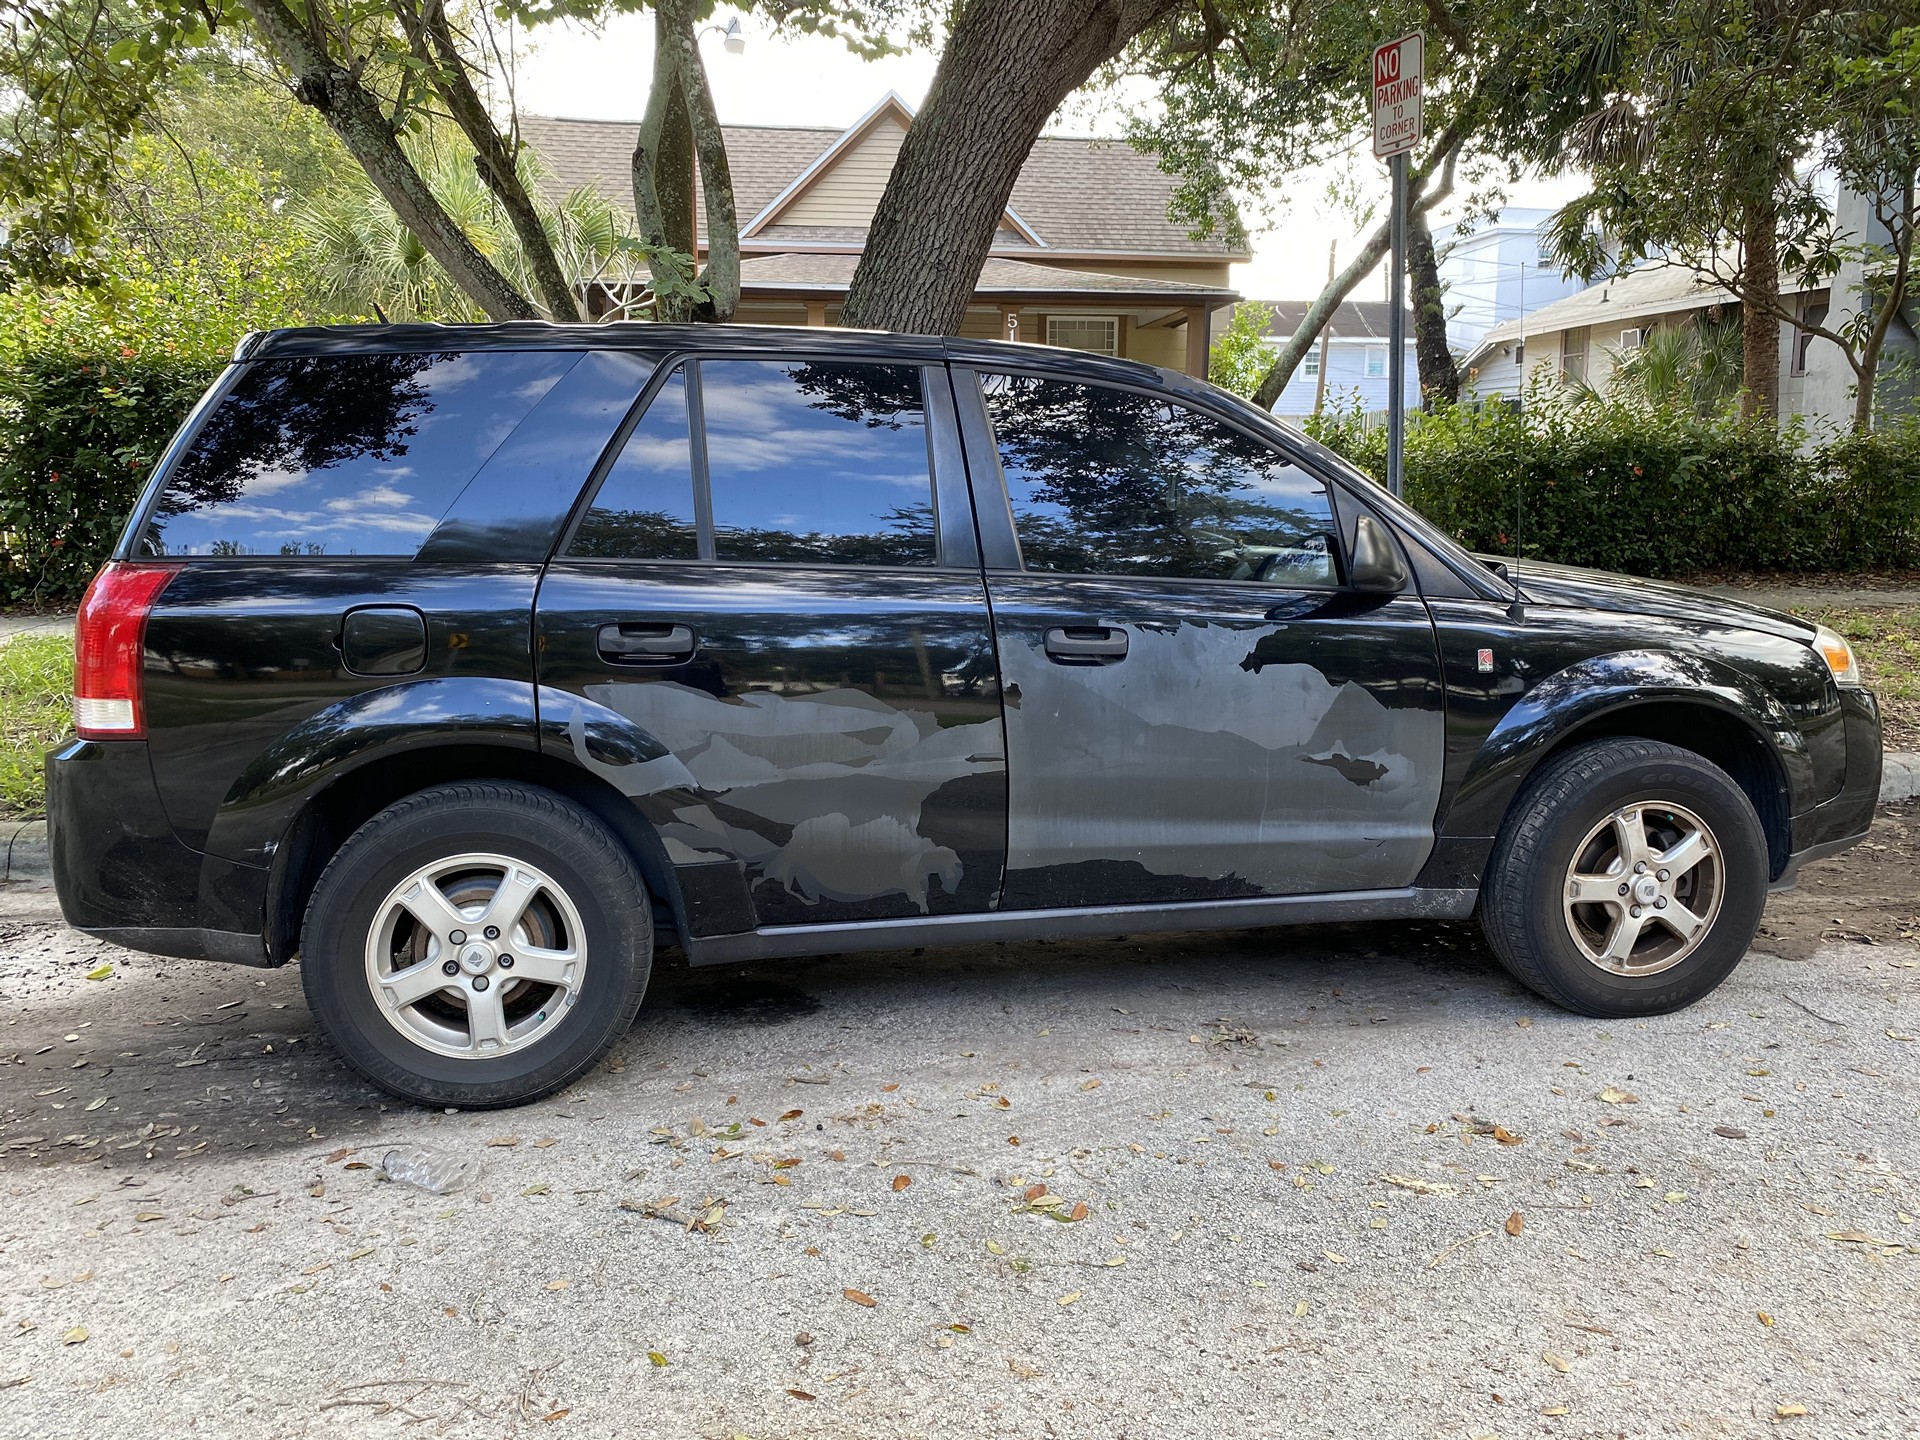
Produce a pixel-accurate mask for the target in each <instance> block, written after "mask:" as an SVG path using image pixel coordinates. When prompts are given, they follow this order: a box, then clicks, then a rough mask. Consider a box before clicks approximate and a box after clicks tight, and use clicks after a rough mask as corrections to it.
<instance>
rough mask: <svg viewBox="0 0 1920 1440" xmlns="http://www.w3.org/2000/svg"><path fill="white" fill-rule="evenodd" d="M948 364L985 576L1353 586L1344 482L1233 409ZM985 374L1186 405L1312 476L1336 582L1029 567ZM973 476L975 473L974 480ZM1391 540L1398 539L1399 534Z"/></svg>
mask: <svg viewBox="0 0 1920 1440" xmlns="http://www.w3.org/2000/svg"><path fill="white" fill-rule="evenodd" d="M949 369H950V371H951V373H952V376H953V388H954V395H955V396H956V398H958V399H959V400H960V433H961V438H962V440H963V441H964V443H965V445H966V448H967V456H968V461H969V464H968V470H967V474H968V482H969V485H970V487H971V488H972V491H973V502H974V514H975V516H976V517H977V522H978V524H979V527H980V548H981V552H982V568H983V569H984V570H985V571H986V572H987V574H989V575H1033V576H1039V577H1042V578H1048V579H1056V580H1097V581H1101V582H1108V583H1111V582H1122V583H1126V584H1136V583H1137V584H1144V585H1156V586H1188V587H1191V586H1194V585H1224V586H1231V587H1233V588H1234V589H1235V590H1236V591H1239V592H1242V593H1246V594H1259V593H1262V592H1267V593H1274V594H1281V593H1288V592H1296V591H1307V592H1312V593H1314V594H1332V593H1334V592H1336V591H1346V590H1351V589H1352V588H1353V587H1352V585H1351V584H1350V583H1349V581H1348V578H1347V577H1348V574H1349V573H1350V566H1349V564H1348V557H1347V530H1348V528H1349V527H1348V525H1347V523H1346V520H1345V517H1344V516H1343V514H1342V507H1343V505H1347V506H1351V505H1354V504H1356V503H1357V502H1354V501H1352V500H1351V499H1348V498H1346V497H1344V496H1343V493H1342V491H1343V487H1342V486H1341V484H1340V483H1339V482H1338V481H1336V480H1335V479H1334V478H1333V477H1332V476H1330V475H1328V474H1326V473H1325V472H1324V471H1322V470H1321V469H1320V468H1319V467H1318V466H1315V465H1309V464H1307V463H1306V462H1305V461H1304V459H1303V458H1302V457H1301V456H1299V455H1298V454H1296V453H1295V452H1293V451H1292V450H1290V449H1288V448H1287V447H1285V446H1283V445H1280V444H1276V443H1275V441H1274V439H1273V437H1272V436H1270V435H1263V434H1261V433H1260V432H1259V431H1258V430H1256V429H1254V428H1253V427H1251V426H1248V425H1245V424H1242V423H1241V422H1240V421H1239V420H1238V418H1237V417H1235V416H1234V415H1232V414H1231V413H1230V412H1226V411H1223V410H1221V409H1218V408H1216V407H1214V406H1211V405H1207V404H1204V403H1200V401H1199V399H1198V397H1194V396H1189V395H1185V394H1177V393H1171V392H1169V391H1166V390H1159V389H1155V388H1154V387H1152V386H1150V385H1139V384H1130V383H1128V382H1127V381H1125V380H1120V379H1112V378H1108V377H1106V376H1087V375H1076V374H1072V373H1067V372H1062V371H1059V370H1054V369H1050V368H1045V367H1042V366H1036V365H1022V364H1017V363H1016V364H1007V365H982V364H979V363H976V362H972V361H969V362H967V363H965V364H961V363H958V362H956V363H954V364H953V365H951V366H950V367H949ZM988 375H1013V376H1026V377H1031V378H1033V379H1037V380H1056V381H1060V382H1062V383H1064V384H1068V385H1091V386H1098V387H1100V388H1102V389H1107V390H1118V391H1122V392H1124V393H1126V394H1129V395H1138V396H1141V397H1143V398H1145V399H1148V400H1153V401H1156V402H1158V403H1160V404H1163V405H1178V406H1183V407H1185V408H1186V409H1188V410H1191V411H1193V412H1194V413H1195V414H1198V415H1202V416H1205V417H1206V418H1207V419H1209V420H1211V421H1213V422H1214V423H1215V424H1217V425H1222V426H1225V427H1226V428H1227V429H1228V430H1231V431H1233V432H1234V433H1235V434H1237V435H1240V436H1242V437H1244V438H1245V439H1247V440H1250V441H1252V442H1253V443H1254V444H1256V445H1259V446H1262V447H1264V448H1265V449H1267V450H1269V451H1271V452H1272V453H1274V454H1275V455H1277V456H1279V457H1280V458H1281V459H1282V460H1284V461H1285V462H1286V463H1287V464H1289V465H1291V466H1293V467H1294V468H1295V469H1297V470H1299V471H1300V472H1301V473H1302V474H1303V475H1309V476H1311V477H1313V479H1315V480H1317V481H1318V482H1319V483H1320V485H1321V487H1322V488H1323V489H1324V490H1325V491H1326V495H1327V511H1328V518H1329V519H1330V520H1331V521H1332V529H1331V530H1330V531H1328V532H1327V534H1328V539H1329V541H1330V553H1331V554H1332V556H1333V564H1334V572H1335V578H1334V581H1333V583H1332V584H1331V585H1283V584H1276V583H1274V582H1272V581H1267V580H1226V579H1220V578H1218V577H1212V576H1193V575H1106V574H1101V573H1100V572H1098V571H1077V570H1076V571H1067V570H1029V569H1028V568H1027V566H1026V562H1025V559H1024V557H1023V555H1022V553H1021V549H1020V531H1019V526H1018V524H1017V523H1016V521H1015V520H1014V515H1013V492H1012V490H1011V488H1010V487H1009V486H1008V485H1007V474H1006V469H1005V467H1004V466H1003V465H1002V464H1001V462H1000V445H999V441H998V439H997V437H996V436H995V435H994V431H993V416H992V412H991V411H990V410H989V409H988V408H987V396H986V390H985V388H984V386H983V385H982V383H981V382H982V380H983V379H984V377H985V376H988ZM976 455H979V456H985V457H986V458H985V460H984V461H981V462H978V463H976V462H975V461H974V458H973V457H975V456H976ZM976 476H978V477H980V479H979V481H978V482H977V483H976V481H975V477H976ZM981 485H986V486H987V487H988V488H989V489H990V490H991V492H992V493H990V494H988V495H986V496H982V495H981V493H980V486H981ZM1395 538H1396V540H1397V539H1398V537H1397V536H1396V537H1395Z"/></svg>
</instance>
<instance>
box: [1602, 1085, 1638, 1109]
mask: <svg viewBox="0 0 1920 1440" xmlns="http://www.w3.org/2000/svg"><path fill="white" fill-rule="evenodd" d="M1600 1098H1601V1099H1602V1100H1604V1101H1606V1102H1607V1104H1609V1105H1638V1104H1639V1103H1640V1097H1639V1096H1638V1095H1636V1094H1634V1093H1633V1092H1632V1091H1631V1090H1617V1089H1615V1088H1614V1087H1613V1086H1611V1085H1609V1086H1607V1088H1606V1089H1604V1090H1602V1091H1601V1092H1600Z"/></svg>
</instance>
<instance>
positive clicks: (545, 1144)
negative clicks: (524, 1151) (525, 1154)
mask: <svg viewBox="0 0 1920 1440" xmlns="http://www.w3.org/2000/svg"><path fill="white" fill-rule="evenodd" d="M559 1143H560V1142H559V1141H558V1140H556V1139H554V1138H553V1137H552V1136H551V1135H549V1136H547V1137H546V1138H545V1139H544V1140H536V1141H534V1142H533V1148H534V1149H536V1150H551V1149H552V1148H553V1147H554V1146H556V1145H558V1144H559Z"/></svg>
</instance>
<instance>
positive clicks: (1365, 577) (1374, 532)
mask: <svg viewBox="0 0 1920 1440" xmlns="http://www.w3.org/2000/svg"><path fill="white" fill-rule="evenodd" d="M1348 580H1349V582H1350V583H1351V584H1352V585H1353V588H1354V589H1356V590H1365V591H1367V592H1369V593H1370V594H1376V595H1398V594H1399V593H1400V592H1401V591H1402V590H1404V589H1406V588H1407V562H1406V561H1405V560H1404V559H1402V558H1401V555H1400V547H1399V546H1398V545H1396V544H1394V542H1393V536H1392V535H1390V534H1388V533H1387V527H1386V526H1384V525H1382V524H1381V523H1380V522H1379V521H1378V520H1376V519H1374V518H1373V516H1371V515H1362V516H1361V517H1360V518H1359V520H1358V521H1356V522H1355V523H1354V527H1353V565H1352V569H1351V573H1350V574H1349V576H1348Z"/></svg>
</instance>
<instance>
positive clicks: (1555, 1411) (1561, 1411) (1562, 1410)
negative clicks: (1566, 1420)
mask: <svg viewBox="0 0 1920 1440" xmlns="http://www.w3.org/2000/svg"><path fill="white" fill-rule="evenodd" d="M1540 1413H1541V1414H1542V1415H1565V1414H1568V1413H1569V1411H1568V1409H1567V1407H1566V1406H1565V1405H1548V1406H1545V1407H1544V1408H1543V1409H1542V1410H1541V1411H1540Z"/></svg>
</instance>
